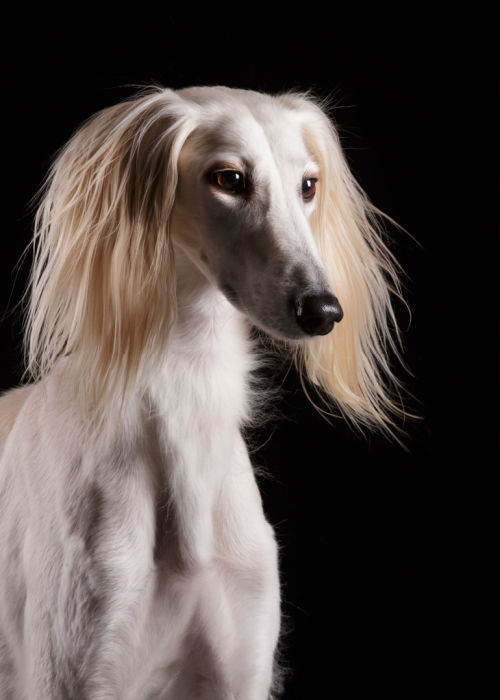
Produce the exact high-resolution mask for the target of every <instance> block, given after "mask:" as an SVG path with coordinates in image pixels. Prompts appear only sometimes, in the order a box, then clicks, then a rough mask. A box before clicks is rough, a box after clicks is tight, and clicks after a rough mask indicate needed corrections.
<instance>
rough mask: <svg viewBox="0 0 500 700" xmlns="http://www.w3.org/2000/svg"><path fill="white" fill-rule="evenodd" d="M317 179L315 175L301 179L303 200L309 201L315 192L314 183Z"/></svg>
mask: <svg viewBox="0 0 500 700" xmlns="http://www.w3.org/2000/svg"><path fill="white" fill-rule="evenodd" d="M317 182H318V179H317V178H316V177H308V178H307V179H306V180H303V181H302V198H303V200H304V202H310V201H311V199H313V197H314V195H315V194H316V183H317Z"/></svg>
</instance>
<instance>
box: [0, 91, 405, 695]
mask: <svg viewBox="0 0 500 700" xmlns="http://www.w3.org/2000/svg"><path fill="white" fill-rule="evenodd" d="M377 216H378V212H377V210H376V209H375V208H374V207H373V206H372V205H371V204H370V203H369V202H368V200H367V198H366V196H365V195H364V194H363V192H362V191H361V190H360V188H359V186H358V185H357V184H356V182H355V180H354V179H353V177H352V175H351V173H350V171H349V169H348V166H347V164H346V161H345V159H344V157H343V154H342V150H341V147H340V143H339V139H338V136H337V132H336V131H335V129H334V127H333V125H332V123H331V122H330V120H329V119H328V117H327V115H326V114H325V112H324V110H323V109H322V108H321V106H320V105H318V104H317V103H316V102H315V101H314V100H312V99H310V98H309V97H307V96H304V95H296V94H286V95H281V96H278V97H271V96H268V95H263V94H259V93H256V92H251V91H241V90H230V89H227V88H222V87H216V88H190V89H186V90H181V91H178V92H174V91H171V90H164V89H156V88H155V89H152V90H150V91H147V92H145V93H143V94H141V95H139V96H137V97H135V98H133V99H131V100H130V101H127V102H125V103H122V104H119V105H117V106H114V107H111V108H108V109H105V110H103V111H102V112H100V113H99V114H97V115H96V116H94V117H93V118H92V119H90V120H89V121H88V122H87V123H86V124H84V125H83V126H82V127H81V128H80V129H79V131H78V132H77V133H76V134H75V135H74V136H73V138H72V139H71V140H70V141H69V143H68V144H67V145H66V147H65V148H64V149H63V150H62V152H61V153H60V155H59V156H58V158H57V160H56V161H55V164H54V166H53V168H52V170H51V172H50V174H49V177H48V179H47V183H46V186H45V188H44V192H43V198H42V201H41V204H40V207H39V210H38V215H37V219H36V233H35V261H34V266H33V273H32V278H31V289H30V301H29V309H28V316H27V319H28V321H27V333H26V348H27V360H28V368H29V372H30V373H31V376H32V378H33V380H34V381H33V383H31V384H28V385H26V386H24V387H22V388H19V389H16V390H14V391H12V392H10V393H8V394H7V395H5V396H4V397H3V398H2V400H1V402H0V407H1V410H2V413H1V416H2V417H1V422H0V438H1V443H0V537H1V541H2V543H3V544H2V549H1V551H0V570H1V572H2V576H1V579H0V696H1V697H2V698H3V699H5V700H21V699H25V700H28V699H30V700H32V699H34V698H36V699H37V700H49V699H50V700H56V699H59V698H60V699H61V700H62V699H63V698H79V699H84V698H89V699H90V698H92V700H104V699H106V700H110V699H111V698H116V700H188V699H189V700H194V699H200V700H236V699H237V700H266V699H267V698H269V697H272V695H271V694H272V693H278V691H279V683H278V682H277V680H276V678H275V680H274V681H273V673H274V676H276V673H275V672H273V667H274V665H275V652H276V646H277V642H278V637H279V628H280V588H279V578H278V561H277V548H276V542H275V538H274V534H273V531H272V528H271V527H270V525H269V524H268V522H267V521H266V519H265V516H264V513H263V510H262V504H261V499H260V495H259V492H258V488H257V485H256V482H255V478H254V474H253V471H252V466H251V464H250V460H249V457H248V454H247V450H246V447H245V444H244V442H243V439H242V437H241V429H242V426H243V425H244V424H245V422H246V421H249V420H250V418H251V411H252V406H251V404H252V401H251V391H250V375H251V372H252V370H253V369H254V368H255V366H256V363H257V362H258V356H257V355H256V353H255V352H254V349H253V348H252V344H251V342H250V340H249V334H248V329H249V326H250V324H253V325H256V326H257V327H259V328H260V329H262V330H264V331H265V332H267V333H268V334H269V335H270V336H271V338H273V339H274V340H276V341H277V343H278V344H279V345H280V346H281V348H282V349H283V350H284V351H285V352H290V353H292V354H293V355H294V357H295V360H296V362H297V366H298V367H299V369H300V370H301V372H302V373H303V375H304V377H305V378H307V379H308V381H309V382H310V383H311V384H312V385H314V386H315V387H316V388H317V391H318V393H319V395H320V396H322V397H323V398H324V399H325V402H328V404H329V405H330V406H331V405H332V403H333V404H334V405H336V407H337V408H338V410H340V411H341V412H342V413H343V414H344V415H345V416H346V417H347V418H348V419H349V420H351V421H352V422H353V423H355V424H356V425H365V426H370V427H374V426H381V427H382V428H383V429H386V430H389V431H390V430H391V429H392V426H393V425H394V424H393V419H392V418H391V415H393V414H394V412H395V411H396V412H397V406H396V403H395V402H394V400H393V398H392V389H394V388H395V387H396V386H397V383H396V382H395V380H394V378H393V376H392V373H391V370H390V366H389V362H388V360H387V350H388V348H394V344H393V340H392V339H391V335H390V330H389V329H390V327H391V326H393V325H394V324H393V320H394V319H393V314H392V310H391V305H390V290H391V288H392V289H393V290H396V291H397V289H398V286H397V276H396V272H395V264H394V261H393V259H392V256H391V254H390V253H389V252H388V250H387V248H386V247H385V245H384V243H383V242H382V239H381V237H380V235H379V231H378V226H377ZM342 315H343V318H342ZM339 321H341V322H340V323H339ZM333 326H335V327H334V329H333V331H332V327H333ZM273 683H274V685H273ZM273 687H274V690H273Z"/></svg>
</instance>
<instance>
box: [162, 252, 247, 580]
mask: <svg viewBox="0 0 500 700" xmlns="http://www.w3.org/2000/svg"><path fill="white" fill-rule="evenodd" d="M176 262H177V275H178V283H177V295H178V297H177V308H178V313H177V318H176V321H175V324H174V326H173V328H172V330H171V332H170V335H169V341H168V344H167V348H166V351H165V356H164V360H163V363H162V365H161V367H160V369H159V372H158V374H157V375H156V376H155V377H154V378H153V383H152V385H151V387H150V396H151V401H152V407H153V415H154V416H155V418H154V421H155V427H154V432H155V436H156V437H155V441H158V455H159V457H160V462H161V465H160V469H161V471H162V474H161V475H160V476H161V478H162V480H164V482H166V483H165V485H166V487H167V490H168V491H169V492H170V493H171V494H172V497H171V502H172V503H179V504H182V509H180V510H179V513H178V514H177V518H178V520H179V523H178V525H179V527H180V530H181V531H182V543H179V550H180V554H181V558H182V559H183V561H184V562H185V563H186V562H187V563H188V564H189V565H194V566H197V565H199V564H200V563H203V562H204V561H206V559H207V557H208V558H209V557H210V556H211V555H212V551H213V511H214V507H215V503H216V499H217V494H218V492H219V491H220V485H221V483H222V482H223V480H224V478H225V477H227V472H228V470H229V469H230V468H231V466H232V464H233V463H234V459H233V456H234V454H235V451H238V450H240V449H241V434H240V429H241V426H242V423H243V422H244V421H245V419H246V418H247V413H248V410H249V402H250V398H249V394H250V392H249V390H248V382H249V374H250V371H251V365H252V353H251V346H250V342H249V340H248V337H247V335H248V330H247V325H246V321H245V320H244V318H243V316H242V315H241V314H240V313H239V312H238V311H237V310H236V309H235V308H234V307H233V306H232V305H231V304H230V303H229V302H228V301H227V299H226V298H225V297H224V295H223V294H222V293H221V292H220V291H219V290H218V289H217V288H215V287H214V286H213V285H212V284H211V283H210V282H208V281H207V280H206V278H204V277H203V275H202V273H200V271H199V270H198V269H196V267H195V266H194V265H193V264H192V263H190V261H189V260H188V259H187V258H186V257H183V258H180V257H179V258H176ZM173 491H175V493H172V492H173ZM181 521H182V522H181Z"/></svg>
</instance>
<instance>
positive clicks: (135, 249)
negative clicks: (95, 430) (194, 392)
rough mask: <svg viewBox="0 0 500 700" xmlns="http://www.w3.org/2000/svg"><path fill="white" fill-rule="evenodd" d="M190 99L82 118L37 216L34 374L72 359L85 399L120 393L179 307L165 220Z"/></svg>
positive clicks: (144, 102)
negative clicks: (81, 123)
mask: <svg viewBox="0 0 500 700" xmlns="http://www.w3.org/2000/svg"><path fill="white" fill-rule="evenodd" d="M191 129H192V118H191V115H190V114H189V113H188V111H187V107H186V103H185V101H184V100H182V99H181V98H180V97H179V96H178V95H177V94H176V93H174V92H172V91H169V90H159V89H154V90H152V91H149V92H148V93H146V94H142V95H141V96H139V97H136V98H135V99H133V100H130V101H127V102H124V103H122V104H119V105H116V106H114V107H110V108H108V109H105V110H103V111H102V112H100V113H98V114H97V115H95V116H94V117H93V118H91V119H90V120H89V121H88V122H86V123H85V124H84V125H83V126H82V127H81V128H80V129H79V130H78V131H77V133H76V134H75V135H74V136H73V138H72V139H71V140H70V141H69V143H68V144H67V145H66V147H65V148H64V149H63V150H62V152H61V153H60V155H59V157H58V158H57V159H56V161H55V163H54V165H53V167H52V169H51V172H50V173H49V176H48V178H47V183H46V186H45V188H44V190H43V193H42V194H43V197H42V200H41V204H40V207H39V209H38V213H37V217H36V231H35V260H34V266H33V271H32V277H31V285H30V287H31V289H30V292H31V295H30V302H29V308H28V315H27V334H26V337H27V359H28V369H29V371H30V373H31V374H32V376H34V377H35V378H40V377H41V376H44V375H45V374H46V373H47V372H49V371H50V370H51V369H52V367H53V365H54V362H55V361H56V360H57V359H58V358H59V357H61V356H62V355H66V354H69V353H71V354H72V362H71V366H72V367H73V368H74V372H75V377H76V379H77V381H78V385H79V386H78V390H79V393H80V395H81V396H85V395H88V390H89V388H91V391H92V396H90V397H89V398H90V399H91V401H92V403H93V405H94V406H95V405H99V404H101V403H103V402H104V403H109V401H111V399H112V398H113V395H116V394H117V393H118V394H120V395H121V397H122V399H123V395H124V392H125V390H126V389H127V386H129V385H130V382H131V381H132V380H134V381H135V380H136V379H137V377H138V375H139V374H140V372H141V368H142V364H143V363H145V362H147V361H148V360H149V359H151V357H152V356H153V355H154V354H155V352H157V351H159V349H160V347H161V346H162V344H163V343H164V341H165V338H166V335H167V333H168V329H169V325H170V323H171V320H172V314H173V313H174V312H175V299H174V296H175V280H174V275H173V260H172V257H173V251H172V243H171V239H170V235H169V223H170V215H171V212H172V207H173V204H174V198H175V190H176V185H177V159H178V155H179V152H180V149H181V148H182V145H183V143H184V141H185V139H186V137H187V135H188V134H189V133H190V131H191Z"/></svg>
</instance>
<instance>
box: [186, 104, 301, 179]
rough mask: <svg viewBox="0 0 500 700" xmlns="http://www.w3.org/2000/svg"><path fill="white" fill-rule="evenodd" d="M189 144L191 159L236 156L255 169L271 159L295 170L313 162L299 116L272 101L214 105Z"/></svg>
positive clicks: (202, 115) (203, 114) (201, 117)
mask: <svg viewBox="0 0 500 700" xmlns="http://www.w3.org/2000/svg"><path fill="white" fill-rule="evenodd" d="M264 97H265V96H264ZM189 142H190V146H191V147H190V148H189V149H188V150H189V152H190V153H191V155H194V154H195V153H196V155H197V156H198V157H199V158H202V159H207V160H210V159H211V158H213V157H215V158H216V157H223V156H224V155H226V156H228V157H229V156H230V155H233V156H234V157H239V158H241V159H242V160H243V161H245V162H249V163H252V164H253V165H258V164H262V165H265V163H266V162H267V161H269V160H270V159H271V160H273V161H274V162H275V163H276V164H278V165H283V164H285V163H286V167H288V168H292V169H293V168H294V165H296V166H297V168H303V167H304V163H305V162H306V161H308V160H310V158H311V156H310V154H309V153H308V150H307V148H306V144H305V141H304V136H303V129H302V123H301V120H300V119H299V118H298V115H297V114H296V113H295V112H294V111H292V110H291V109H289V108H286V107H284V106H283V105H281V104H280V103H279V102H278V101H277V100H273V99H272V98H270V99H263V100H261V101H259V100H258V99H257V100H255V102H252V101H251V100H248V99H247V100H245V101H243V100H239V99H235V98H233V99H229V100H223V101H221V102H220V103H219V104H213V103H211V104H210V105H209V106H208V108H207V107H205V109H202V110H201V113H200V115H199V117H198V126H197V128H196V129H195V130H194V132H193V134H192V136H191V137H190V139H189Z"/></svg>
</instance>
